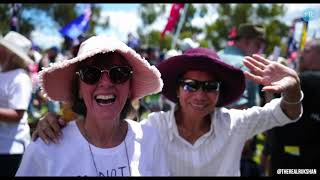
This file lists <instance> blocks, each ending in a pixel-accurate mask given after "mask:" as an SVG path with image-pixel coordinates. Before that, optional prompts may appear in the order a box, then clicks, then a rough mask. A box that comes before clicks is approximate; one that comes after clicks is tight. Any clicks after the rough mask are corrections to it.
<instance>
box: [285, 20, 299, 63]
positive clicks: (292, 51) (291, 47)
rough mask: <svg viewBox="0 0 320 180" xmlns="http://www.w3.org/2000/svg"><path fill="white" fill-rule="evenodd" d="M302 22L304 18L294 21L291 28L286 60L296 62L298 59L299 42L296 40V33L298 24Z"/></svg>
mask: <svg viewBox="0 0 320 180" xmlns="http://www.w3.org/2000/svg"><path fill="white" fill-rule="evenodd" d="M301 21H302V18H296V19H294V20H293V23H292V25H291V27H290V31H289V37H288V41H287V50H286V51H287V53H286V58H287V59H289V60H290V61H294V60H296V58H297V51H298V42H297V41H296V39H295V38H294V33H295V26H296V23H297V22H301Z"/></svg>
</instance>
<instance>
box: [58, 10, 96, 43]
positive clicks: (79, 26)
mask: <svg viewBox="0 0 320 180" xmlns="http://www.w3.org/2000/svg"><path fill="white" fill-rule="evenodd" d="M90 16H91V7H90V6H87V8H86V10H85V12H84V13H83V14H81V15H80V16H78V17H77V18H76V19H74V20H73V21H71V22H70V23H68V24H67V25H65V26H64V27H63V28H62V29H60V30H59V32H60V33H61V34H62V35H63V36H67V37H69V38H70V39H73V40H74V39H77V38H78V37H79V36H80V35H81V34H82V33H84V32H86V31H87V30H88V28H89V22H90Z"/></svg>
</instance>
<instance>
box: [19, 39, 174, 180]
mask: <svg viewBox="0 0 320 180" xmlns="http://www.w3.org/2000/svg"><path fill="white" fill-rule="evenodd" d="M106 42H107V43H106ZM39 79H40V81H41V88H42V89H43V90H44V94H45V95H46V97H47V98H50V99H53V100H56V101H64V102H68V103H70V104H71V105H72V108H73V110H74V111H75V112H77V113H78V114H79V115H81V116H82V118H79V119H77V120H73V121H71V122H70V123H68V125H67V126H66V128H65V129H64V130H63V134H64V137H65V138H64V139H63V140H62V141H60V143H59V144H49V145H47V144H45V143H44V142H43V141H41V140H38V141H35V142H32V143H31V144H30V145H29V146H28V148H27V149H26V152H25V153H24V155H23V158H22V162H21V164H20V167H19V169H18V171H17V174H16V176H167V175H169V170H168V168H167V164H166V159H165V156H164V151H163V147H162V145H161V143H159V141H160V139H159V135H158V134H157V133H156V130H155V129H153V128H150V127H148V126H143V125H141V124H139V123H137V122H135V121H132V120H130V119H126V117H127V115H128V113H130V109H131V100H134V99H139V98H141V97H143V96H145V95H149V94H153V93H157V92H159V91H161V89H162V85H163V82H162V80H161V78H160V73H159V71H158V70H157V69H156V68H155V67H154V66H151V65H150V64H149V63H148V62H147V61H146V60H145V59H143V58H141V56H140V55H139V54H137V53H136V52H135V51H134V50H133V49H131V48H129V47H128V46H127V45H126V44H125V43H123V42H121V41H119V40H118V39H116V38H113V37H109V36H104V35H100V36H93V37H91V38H89V39H87V40H86V41H84V42H83V43H81V45H80V49H79V52H78V54H77V57H75V58H72V59H70V60H67V61H61V62H57V63H54V64H52V65H51V66H50V67H49V68H46V69H43V70H42V71H41V72H40V74H39ZM79 157H81V158H79Z"/></svg>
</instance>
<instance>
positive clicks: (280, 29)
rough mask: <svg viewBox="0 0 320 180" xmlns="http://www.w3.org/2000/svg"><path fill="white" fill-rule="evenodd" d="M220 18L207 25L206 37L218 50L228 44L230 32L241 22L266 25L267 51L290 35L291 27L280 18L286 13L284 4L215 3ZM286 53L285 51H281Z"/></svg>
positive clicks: (270, 50) (270, 51) (268, 52)
mask: <svg viewBox="0 0 320 180" xmlns="http://www.w3.org/2000/svg"><path fill="white" fill-rule="evenodd" d="M215 6H216V8H217V12H218V14H219V18H218V19H217V20H216V21H215V22H214V23H212V24H210V25H208V26H207V27H206V38H205V39H208V40H210V41H211V43H212V44H213V45H214V47H215V48H216V49H217V50H220V49H222V48H223V47H225V46H226V42H227V37H228V32H229V31H230V29H231V28H232V27H238V26H239V25H240V24H241V23H247V22H252V23H262V24H264V26H265V27H266V32H267V41H268V45H267V47H266V50H265V53H266V54H270V53H272V51H273V47H274V46H276V45H278V46H279V45H280V44H281V38H282V37H286V36H288V31H289V27H288V26H287V25H286V24H284V23H282V22H280V21H279V20H278V19H279V17H281V16H284V14H285V11H286V9H285V7H284V5H277V4H271V5H269V4H268V5H266V4H258V5H252V4H221V5H215ZM281 53H282V54H284V52H281Z"/></svg>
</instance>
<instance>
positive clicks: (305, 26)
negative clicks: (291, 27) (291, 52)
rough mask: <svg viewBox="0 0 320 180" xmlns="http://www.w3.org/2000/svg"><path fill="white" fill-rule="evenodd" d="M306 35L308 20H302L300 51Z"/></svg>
mask: <svg viewBox="0 0 320 180" xmlns="http://www.w3.org/2000/svg"><path fill="white" fill-rule="evenodd" d="M307 36H308V21H303V28H302V33H301V39H300V46H299V47H300V51H302V50H303V48H304V45H305V44H306V41H307Z"/></svg>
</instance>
